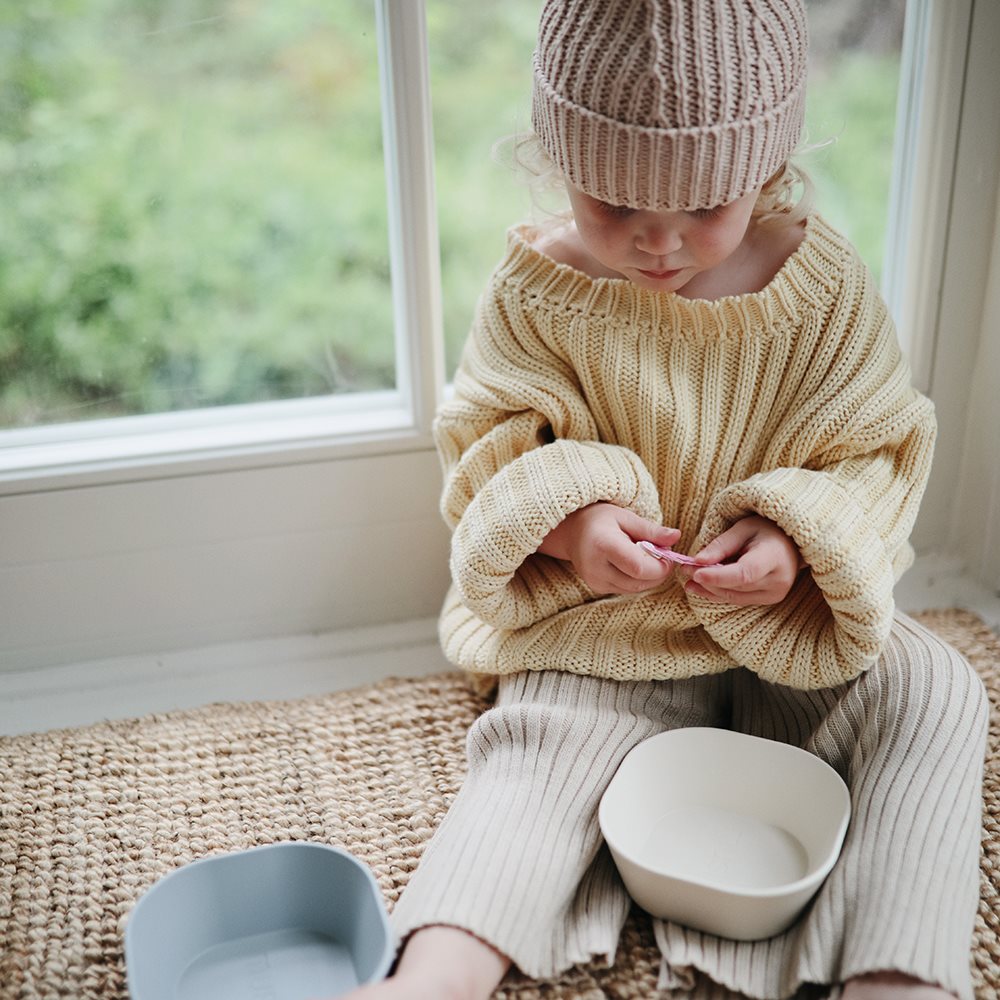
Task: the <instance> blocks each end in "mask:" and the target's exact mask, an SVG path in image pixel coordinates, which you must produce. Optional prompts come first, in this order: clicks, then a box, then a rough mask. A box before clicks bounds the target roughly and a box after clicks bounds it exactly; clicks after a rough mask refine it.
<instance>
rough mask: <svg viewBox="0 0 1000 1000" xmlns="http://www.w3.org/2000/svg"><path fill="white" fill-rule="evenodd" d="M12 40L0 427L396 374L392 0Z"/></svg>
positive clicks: (112, 15) (383, 382) (289, 1)
mask: <svg viewBox="0 0 1000 1000" xmlns="http://www.w3.org/2000/svg"><path fill="white" fill-rule="evenodd" d="M5 32H7V33H9V35H8V41H9V42H10V44H11V45H12V47H13V48H14V50H15V52H16V53H17V57H16V58H13V59H10V58H5V59H4V60H3V64H2V68H0V74H2V75H3V77H5V79H4V80H3V83H2V91H0V93H2V94H3V95H4V96H3V99H2V105H0V115H2V118H0V121H2V123H3V134H4V136H5V142H4V143H3V147H0V148H2V149H3V152H4V154H5V155H4V156H3V157H2V158H0V171H2V175H3V179H4V188H5V191H6V196H5V213H4V214H5V220H4V225H3V227H2V229H0V329H3V330H4V331H5V337H4V342H5V343H4V348H3V363H4V369H5V377H4V379H3V384H2V386H0V425H3V426H7V427H22V426H31V425H40V424H51V423H61V422H65V421H75V420H86V419H94V418H107V417H114V416H128V415H134V414H144V413H163V412H170V411H177V410H192V409H199V408H203V407H210V406H226V405H233V404H245V403H256V402H262V401H268V400H278V399H297V398H301V397H308V396H318V395H326V394H330V393H346V392H356V391H359V390H371V389H383V388H394V387H395V382H396V379H395V371H394V358H393V339H392V307H391V292H390V286H389V255H388V245H387V234H386V198H385V176H384V172H383V169H382V161H383V157H382V143H381V129H380V125H379V80H378V62H377V55H376V31H375V12H374V7H373V5H372V4H371V2H370V0H342V2H338V3H334V4H330V3H321V2H319V0H286V2H282V3H278V4H275V3H266V2H264V0H246V2H241V3H238V4H237V3H233V2H229V0H199V2H190V0H177V2H170V3H167V2H161V3H154V2H147V3H135V2H133V0H89V2H86V3H77V2H75V0H44V2H40V3H30V4H21V5H19V6H18V7H17V9H16V10H15V11H14V12H13V14H12V16H11V17H10V18H8V20H7V23H6V25H5Z"/></svg>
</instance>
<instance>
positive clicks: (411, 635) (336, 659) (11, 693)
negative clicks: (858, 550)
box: [0, 558, 1000, 735]
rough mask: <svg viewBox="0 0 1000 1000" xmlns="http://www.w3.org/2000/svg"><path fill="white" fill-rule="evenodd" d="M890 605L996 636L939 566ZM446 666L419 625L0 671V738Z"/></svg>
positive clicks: (987, 616) (426, 625) (998, 607)
mask: <svg viewBox="0 0 1000 1000" xmlns="http://www.w3.org/2000/svg"><path fill="white" fill-rule="evenodd" d="M896 600H897V604H898V605H899V607H901V608H902V609H903V610H905V611H911V612H913V611H921V610H925V609H929V608H951V607H961V608H967V609H968V610H970V611H975V612H976V613H977V614H979V615H980V617H982V618H983V619H984V620H985V621H986V622H988V623H989V624H990V625H991V626H992V627H993V628H994V629H996V630H997V632H998V633H1000V594H995V593H989V592H988V591H986V590H984V589H983V588H982V587H979V586H977V585H976V584H974V583H973V582H972V581H970V580H969V579H968V578H966V577H964V576H963V575H962V574H961V572H960V568H959V567H957V566H956V565H954V564H952V563H949V562H947V561H943V560H940V559H934V558H926V559H922V560H918V561H917V563H916V565H915V566H914V567H913V568H912V569H911V570H910V571H909V572H908V573H907V574H906V576H904V577H903V579H902V581H900V584H899V585H898V587H897V589H896ZM447 668H448V664H447V663H446V662H445V660H444V659H443V657H442V655H441V651H440V649H439V648H438V641H437V628H436V622H435V621H434V620H432V619H422V620H419V621H410V622H402V623H395V624H391V625H385V626H381V627H371V628H364V629H356V630H352V631H349V632H346V631H345V632H337V633H330V634H327V635H308V636H290V637H285V638H278V639H268V640H260V641H254V642H246V643H228V644H224V645H217V646H208V647H204V648H201V649H192V650H184V651H181V652H174V653H164V654H159V655H149V656H141V657H135V656H132V657H121V658H116V659H110V660H100V661H91V662H88V663H77V664H72V665H68V666H60V667H50V668H46V669H42V670H31V671H24V672H14V673H0V734H6V735H13V734H16V733H26V732H38V731H41V730H46V729H55V728H59V727H63V726H78V725H87V724H89V723H93V722H99V721H102V720H105V719H122V718H130V717H134V716H139V715H146V714H148V713H150V712H165V711H170V710H172V709H179V708H192V707H194V706H197V705H204V704H209V703H211V702H217V701H248V700H265V699H279V698H297V697H304V696H306V695H312V694H321V693H323V692H327V691H334V690H344V689H346V688H351V687H356V686H358V685H361V684H367V683H370V682H372V681H375V680H380V679H382V678H385V677H390V676H394V677H403V676H409V677H413V676H422V675H425V674H428V673H433V672H435V671H438V670H445V669H447Z"/></svg>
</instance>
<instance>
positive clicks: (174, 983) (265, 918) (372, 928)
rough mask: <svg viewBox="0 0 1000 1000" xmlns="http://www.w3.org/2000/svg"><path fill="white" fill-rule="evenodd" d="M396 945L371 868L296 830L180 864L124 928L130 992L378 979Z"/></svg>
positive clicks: (168, 997) (303, 987) (325, 992)
mask: <svg viewBox="0 0 1000 1000" xmlns="http://www.w3.org/2000/svg"><path fill="white" fill-rule="evenodd" d="M394 953H395V942H394V940H393V936H392V933H391V931H390V929H389V920H388V916H387V913H386V909H385V905H384V903H383V900H382V895H381V893H380V891H379V887H378V884H377V883H376V881H375V879H374V877H373V876H372V873H371V872H370V871H369V870H368V868H367V867H366V866H365V865H364V864H362V863H361V862H360V861H358V859H357V858H355V857H354V856H353V855H352V854H350V853H349V852H347V851H344V850H341V849H340V848H337V847H330V846H329V845H327V844H316V843H309V842H303V841H296V842H292V843H282V844H269V845H267V846H265V847H255V848H251V849H250V850H247V851H237V852H235V853H231V854H220V855H215V856H212V857H208V858H203V859H201V860H200V861H195V862H192V863H191V864H188V865H185V866H184V867H182V868H178V869H177V870H176V871H174V872H171V873H170V874H169V875H167V876H165V877H164V878H162V879H160V880H159V881H158V882H156V883H155V884H154V885H153V886H152V887H151V888H150V889H149V890H148V891H147V892H146V893H145V895H143V896H142V898H141V899H140V900H139V902H138V903H137V904H136V906H135V908H134V909H133V911H132V913H131V915H130V917H129V919H128V923H127V925H126V928H125V966H126V971H127V975H128V988H129V993H130V994H131V998H132V1000H237V998H239V1000H249V998H264V997H267V998H274V1000H302V998H304V997H336V996H341V995H342V994H344V993H347V992H349V991H350V990H352V989H354V988H356V987H357V986H361V985H364V984H366V983H372V982H376V981H377V980H379V979H382V978H384V977H385V975H386V974H387V973H388V971H389V967H390V965H391V964H392V960H393V956H394Z"/></svg>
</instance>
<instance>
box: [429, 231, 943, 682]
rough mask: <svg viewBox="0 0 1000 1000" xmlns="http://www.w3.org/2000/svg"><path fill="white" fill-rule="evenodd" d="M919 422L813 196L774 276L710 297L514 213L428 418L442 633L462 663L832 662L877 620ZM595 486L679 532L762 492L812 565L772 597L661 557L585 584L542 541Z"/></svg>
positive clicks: (885, 339) (786, 669)
mask: <svg viewBox="0 0 1000 1000" xmlns="http://www.w3.org/2000/svg"><path fill="white" fill-rule="evenodd" d="M934 434H935V424H934V415H933V408H932V407H931V404H930V403H929V401H928V400H926V399H925V398H924V397H923V396H921V395H920V394H919V393H917V392H916V391H915V390H914V389H913V388H912V387H911V386H910V383H909V374H908V370H907V367H906V365H905V363H904V361H903V359H902V357H901V355H900V352H899V349H898V346H897V344H896V339H895V333H894V330H893V327H892V323H891V321H890V319H889V317H888V315H887V312H886V309H885V306H884V304H883V303H882V300H881V299H880V297H879V295H878V292H877V290H876V289H875V286H874V283H873V281H872V278H871V275H870V274H869V272H868V271H867V269H866V268H865V267H864V265H863V264H862V263H861V262H860V260H859V259H858V258H857V255H856V253H855V252H854V251H853V249H852V248H851V247H850V245H849V244H848V243H847V242H846V241H845V240H844V239H843V238H842V237H840V236H839V234H837V233H836V232H835V231H834V230H832V229H830V228H829V227H828V226H827V225H826V224H825V223H824V222H823V221H822V220H821V219H818V218H815V217H814V218H813V219H811V220H810V222H809V226H808V228H807V234H806V237H805V239H804V240H803V243H802V246H801V247H800V249H799V250H798V251H797V252H796V253H795V254H793V256H792V257H791V258H790V259H789V261H788V262H786V265H785V267H784V268H783V269H782V271H781V272H780V273H779V275H778V276H776V278H775V279H774V280H773V281H772V283H771V284H770V285H769V286H768V288H766V289H765V290H763V291H762V292H760V293H754V294H749V295H745V296H737V297H731V298H728V299H723V300H719V301H716V302H706V301H700V300H694V301H690V300H685V299H682V298H680V297H679V296H675V295H659V294H656V293H652V292H648V291H645V290H643V289H639V288H637V287H636V286H634V285H632V284H631V283H630V282H627V281H624V280H608V279H591V278H588V277H587V276H585V275H582V274H580V273H579V272H576V271H574V270H573V269H571V268H567V267H565V266H563V265H558V264H556V263H555V262H553V261H551V260H550V259H549V258H547V257H545V256H544V255H543V254H540V253H538V252H537V251H535V250H533V248H532V246H531V244H530V242H529V241H528V240H525V239H523V238H522V236H521V235H520V234H519V233H517V232H515V233H514V234H512V237H511V243H510V246H509V253H508V257H507V258H506V259H505V261H504V263H503V264H502V265H501V267H500V268H499V269H498V271H497V272H496V274H495V275H494V277H493V279H492V282H491V284H490V286H489V288H488V289H487V291H486V293H485V294H484V296H483V298H482V300H481V303H480V306H479V309H478V313H477V317H476V320H475V322H474V326H473V330H472V334H471V336H470V338H469V341H468V343H467V346H466V350H465V353H464V355H463V359H462V363H461V365H460V367H459V371H458V374H457V376H456V379H455V393H454V397H453V398H452V399H451V400H450V401H449V402H448V403H447V404H446V405H445V406H444V407H443V409H442V411H441V412H440V414H439V416H438V419H437V421H436V423H435V436H436V442H437V445H438V449H439V453H440V455H441V459H442V463H443V467H444V474H445V487H444V493H443V498H442V511H443V514H444V517H445V519H446V521H447V522H448V524H449V525H450V526H451V527H452V529H453V537H452V551H451V570H452V577H453V582H454V586H453V590H452V593H451V594H450V595H449V599H448V601H447V602H446V606H445V609H444V612H443V614H442V619H441V634H442V641H443V645H444V649H445V652H446V654H447V655H448V656H449V658H450V659H452V661H453V662H455V663H457V664H459V665H460V666H462V667H464V668H466V669H467V670H470V671H472V672H473V673H478V674H496V673H504V672H509V671H515V670H523V669H564V670H573V671H576V672H582V673H592V674H595V675H600V676H609V677H615V678H619V679H625V678H634V679H652V678H656V677H686V676H693V675H696V674H703V673H710V672H717V671H720V670H726V669H729V668H731V667H733V666H737V665H741V666H746V667H748V668H750V669H751V670H754V671H756V672H757V673H759V674H760V675H761V676H762V677H764V678H765V679H767V680H769V681H772V682H775V683H781V684H787V685H791V686H794V687H799V688H818V687H828V686H832V685H835V684H839V683H842V682H843V681H845V680H848V679H850V678H852V677H854V676H857V674H859V673H860V672H861V671H863V670H865V669H867V668H868V667H869V666H870V665H871V664H872V663H874V662H875V660H876V659H877V657H878V655H879V653H880V651H881V648H882V645H883V643H884V642H885V640H886V638H887V636H888V634H889V630H890V627H891V623H892V615H893V597H892V588H893V584H894V582H895V579H896V578H897V577H898V576H899V574H900V573H901V572H902V571H903V570H904V569H905V568H906V567H907V565H908V564H909V562H910V561H911V559H912V551H911V549H910V547H909V544H908V541H907V539H908V536H909V533H910V530H911V528H912V525H913V522H914V519H915V516H916V512H917V507H918V504H919V501H920V498H921V495H922V493H923V489H924V485H925V483H926V479H927V475H928V472H929V468H930V460H931V452H932V448H933V441H934ZM599 500H603V501H608V502H611V503H616V504H619V505H621V506H623V507H628V508H631V509H632V510H635V511H636V512H637V513H639V514H641V515H642V516H644V517H647V518H650V519H652V520H657V521H660V522H662V523H664V524H666V525H668V526H671V527H677V528H679V529H680V531H681V540H680V542H679V543H678V545H677V546H676V548H677V549H678V550H679V551H685V552H696V551H698V549H699V548H701V547H702V546H703V545H704V544H706V543H707V542H708V541H710V540H711V539H712V538H714V537H716V536H717V535H718V534H719V533H721V532H722V531H724V530H725V529H726V528H727V527H728V526H729V525H731V524H733V523H734V522H735V521H736V520H738V519H739V518H741V517H745V516H747V515H750V514H760V515H762V516H764V517H767V518H769V519H770V520H772V521H774V522H776V523H777V524H778V525H779V526H780V527H781V528H782V529H783V530H784V531H785V532H786V533H787V534H788V535H789V536H791V538H792V539H793V540H794V541H795V543H796V545H797V546H798V548H799V550H800V551H801V553H802V555H803V557H804V560H805V562H806V564H807V566H806V569H805V570H804V571H803V572H802V573H801V574H800V576H799V578H798V580H797V581H796V583H795V585H794V587H793V589H792V591H791V592H790V593H789V595H788V596H787V597H786V599H785V600H784V601H782V602H781V603H780V604H777V605H773V606H766V607H750V608H741V607H735V606H732V605H725V604H717V603H713V602H710V601H707V600H704V599H701V598H697V597H694V596H690V595H688V594H687V593H686V592H685V591H684V590H683V588H682V587H681V586H680V585H679V584H678V583H677V581H675V580H671V581H668V582H667V583H666V584H665V585H664V586H662V587H661V588H657V589H656V590H653V591H647V592H644V593H642V594H638V595H612V596H605V597H599V596H598V595H595V594H594V593H592V592H591V591H590V590H589V588H587V586H586V585H585V584H584V583H583V581H582V580H580V579H579V577H577V575H576V573H575V572H574V571H573V569H572V566H571V565H570V564H568V563H565V562H562V561H559V560H556V559H551V558H549V557H547V556H544V555H541V554H539V553H538V552H537V549H538V546H539V544H540V543H541V541H542V539H543V538H544V537H545V536H546V535H547V534H548V532H549V531H550V530H551V529H552V528H554V527H555V526H556V525H557V524H558V523H559V521H560V520H562V519H563V518H565V517H566V516H567V514H569V513H571V512H572V511H574V510H577V509H579V508H581V507H584V506H586V505H588V504H591V503H594V502H596V501H599Z"/></svg>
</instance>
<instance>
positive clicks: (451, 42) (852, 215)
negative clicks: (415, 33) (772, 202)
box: [427, 0, 905, 376]
mask: <svg viewBox="0 0 1000 1000" xmlns="http://www.w3.org/2000/svg"><path fill="white" fill-rule="evenodd" d="M807 7H808V13H809V23H810V29H811V53H812V57H811V66H810V90H809V97H808V105H807V128H806V145H807V146H809V145H810V144H811V145H812V146H819V147H820V148H815V149H813V150H812V151H810V152H807V153H806V154H805V155H804V156H802V157H800V158H799V162H800V163H801V165H802V166H803V168H804V169H805V170H806V171H807V172H808V173H809V175H810V176H811V177H812V179H813V181H814V184H815V186H816V202H815V204H816V207H817V208H818V210H819V211H820V212H822V213H823V214H824V215H825V216H826V217H827V218H828V219H829V220H830V222H832V223H833V224H834V225H835V226H837V227H839V228H841V229H842V230H843V231H844V232H846V234H847V235H848V236H849V237H850V238H851V239H852V240H853V241H854V242H855V244H856V245H857V247H858V249H859V251H860V252H861V254H862V255H863V257H864V258H865V260H866V261H867V262H868V264H869V265H870V266H871V267H872V269H873V271H875V273H876V276H878V274H879V273H880V271H881V265H882V242H883V235H884V231H885V226H886V220H887V213H888V205H889V181H890V173H891V169H892V138H893V131H894V126H895V107H896V91H897V86H898V78H899V63H900V46H901V42H902V29H903V14H904V8H905V0H887V2H886V3H879V4H873V3H866V2H865V0H807ZM540 8H541V0H479V2H477V3H475V4H469V3H466V2H463V0H428V4H427V9H428V34H429V43H430V51H431V71H432V77H431V82H432V95H433V102H434V129H435V148H436V171H437V185H438V201H439V214H440V227H441V255H442V260H441V264H442V284H443V293H444V323H445V336H446V340H447V344H446V347H447V362H448V373H449V376H450V375H451V373H452V372H453V371H454V368H455V365H456V364H457V361H458V356H459V353H460V351H461V346H462V343H463V342H464V339H465V336H466V333H467V331H468V325H469V320H470V318H471V315H472V311H473V308H474V304H475V301H476V298H477V296H478V295H479V294H480V292H481V291H482V289H483V286H484V284H485V281H486V279H487V278H488V276H489V272H490V270H491V269H492V267H493V266H494V265H495V264H496V262H497V261H498V259H499V258H500V257H501V256H502V254H503V250H504V231H505V229H506V227H507V226H508V225H510V224H512V223H514V222H517V221H519V220H522V219H525V218H529V217H532V218H536V219H541V218H544V216H545V213H546V211H552V210H556V209H558V208H561V206H559V205H556V204H555V203H553V202H551V201H550V200H549V199H546V200H545V202H544V203H543V205H542V206H541V207H540V208H539V207H538V206H535V205H533V204H532V200H531V197H530V195H529V192H528V190H527V188H526V186H525V185H524V184H523V183H518V179H517V177H516V175H515V172H514V171H512V170H511V169H510V168H509V167H507V166H504V165H503V164H504V161H505V159H507V160H509V156H506V157H505V156H501V157H499V158H498V157H495V156H493V155H491V149H492V147H493V145H494V143H495V142H497V140H499V139H502V138H503V137H504V136H506V135H509V134H511V133H514V132H517V131H519V130H525V129H527V128H528V127H529V114H530V93H531V52H532V49H533V48H534V38H535V29H536V26H537V21H538V13H539V10H540ZM827 140H830V141H829V142H827Z"/></svg>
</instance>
